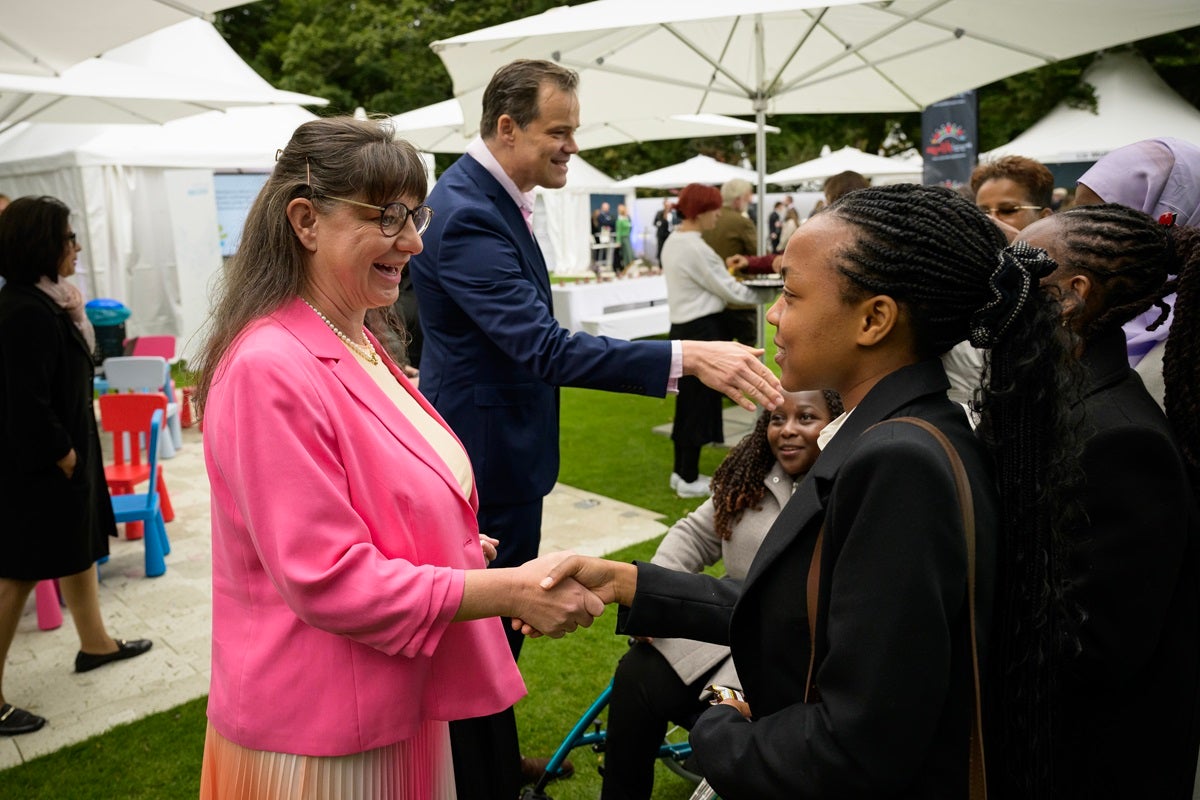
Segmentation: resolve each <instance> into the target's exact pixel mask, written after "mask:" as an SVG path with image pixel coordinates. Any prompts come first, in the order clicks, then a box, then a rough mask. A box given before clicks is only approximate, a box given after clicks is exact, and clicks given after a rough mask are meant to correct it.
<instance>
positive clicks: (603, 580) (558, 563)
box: [511, 552, 637, 639]
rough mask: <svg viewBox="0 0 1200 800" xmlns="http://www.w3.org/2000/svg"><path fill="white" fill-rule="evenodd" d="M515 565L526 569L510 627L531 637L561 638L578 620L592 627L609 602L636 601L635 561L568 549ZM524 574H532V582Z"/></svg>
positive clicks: (573, 628)
mask: <svg viewBox="0 0 1200 800" xmlns="http://www.w3.org/2000/svg"><path fill="white" fill-rule="evenodd" d="M513 571H514V572H521V573H522V575H521V580H520V591H519V592H517V593H514V599H515V600H516V601H517V606H518V608H517V609H516V610H514V612H513V613H512V614H511V616H512V627H513V630H519V631H521V633H523V634H525V635H526V636H528V637H530V638H537V637H539V636H549V637H551V638H554V639H557V638H560V637H562V636H563V634H566V633H570V632H571V631H573V630H575V629H576V628H577V627H579V626H580V625H582V626H583V627H585V628H586V627H589V626H590V625H591V624H592V621H593V620H594V619H595V618H596V617H598V616H600V615H601V614H602V613H604V606H605V605H607V604H609V603H621V604H622V605H628V604H630V603H632V602H633V594H634V591H635V590H636V588H637V567H635V566H634V565H633V564H627V563H623V562H619V561H608V560H606V559H603V558H593V557H590V556H580V555H576V554H574V553H570V552H562V553H551V554H549V555H545V556H541V557H539V558H537V559H535V560H533V561H529V562H526V563H525V564H523V565H521V566H520V567H517V568H515V569H514V570H513ZM526 576H529V577H532V580H531V581H530V582H528V583H526V582H525V578H526ZM530 590H532V591H530ZM518 595H519V596H518ZM522 609H524V610H522Z"/></svg>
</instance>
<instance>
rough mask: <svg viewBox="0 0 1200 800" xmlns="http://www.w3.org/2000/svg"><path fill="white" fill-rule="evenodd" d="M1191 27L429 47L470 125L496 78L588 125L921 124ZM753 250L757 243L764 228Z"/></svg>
mask: <svg viewBox="0 0 1200 800" xmlns="http://www.w3.org/2000/svg"><path fill="white" fill-rule="evenodd" d="M1197 24H1200V2H1197V0H1139V2H1136V3H1131V2H1129V0H1005V2H996V0H882V2H878V1H877V2H865V1H864V0H738V2H730V1H729V0H655V1H654V2H646V1H645V0H597V1H596V2H592V3H585V4H583V5H578V6H571V7H569V8H556V9H552V10H550V11H547V12H545V13H543V14H539V15H537V16H533V17H527V18H525V19H520V20H515V21H513V22H508V23H504V24H502V25H496V26H493V27H490V28H484V29H482V30H478V31H473V32H471V33H465V34H462V35H461V36H455V37H453V38H451V39H445V40H442V41H438V42H434V43H433V45H432V46H433V48H434V51H435V52H437V53H438V55H439V56H441V58H442V61H443V62H444V63H445V64H446V68H447V69H448V70H449V71H450V76H451V78H452V79H453V81H454V93H455V96H457V97H459V99H460V100H461V101H462V107H463V110H464V112H465V114H466V120H465V128H466V130H467V133H468V134H470V133H473V132H474V129H475V128H477V127H478V119H479V105H480V104H479V99H480V97H481V95H482V92H483V89H484V87H485V86H486V85H487V82H488V80H489V79H490V78H491V76H492V74H493V73H494V72H495V70H496V69H497V68H498V67H500V66H501V65H503V64H506V63H508V62H510V61H512V60H514V59H516V58H543V59H549V60H552V61H556V62H558V63H561V64H563V65H564V66H568V67H571V68H573V69H576V70H579V71H580V74H581V75H580V77H581V84H580V89H579V94H580V105H581V108H582V111H583V113H584V114H585V115H586V116H587V117H589V118H591V119H616V118H620V117H621V116H638V115H639V114H640V115H648V114H670V113H691V114H695V113H706V112H707V113H716V114H749V113H753V114H755V116H756V121H757V123H758V127H759V132H758V135H757V136H756V142H755V144H756V147H755V149H756V154H757V159H756V163H757V167H758V182H759V193H760V196H761V195H762V193H763V191H764V185H765V177H766V158H765V150H766V143H765V137H764V136H763V135H762V131H763V129H764V127H765V119H766V114H767V113H768V112H770V113H788V114H801V113H854V112H858V113H862V112H879V111H919V110H921V109H922V108H924V107H925V106H926V105H929V104H930V103H933V102H936V101H938V100H941V99H943V98H946V97H948V96H950V95H953V94H956V93H958V92H962V91H965V90H967V89H973V88H976V87H978V86H982V85H984V84H987V83H991V82H993V81H996V80H999V79H1000V78H1004V77H1007V76H1009V75H1014V74H1016V73H1019V72H1024V71H1025V70H1029V69H1033V68H1035V67H1040V66H1043V65H1045V64H1049V63H1051V62H1053V61H1057V60H1059V59H1063V58H1068V57H1070V56H1075V55H1079V54H1081V53H1087V52H1091V51H1094V50H1098V49H1101V48H1105V47H1111V46H1113V45H1116V44H1120V43H1122V42H1128V41H1132V40H1134V39H1140V38H1144V37H1147V36H1155V35H1157V34H1160V33H1165V32H1167V31H1172V30H1178V29H1180V28H1186V27H1189V26H1193V25H1197ZM759 235H760V239H761V241H762V242H763V243H765V240H766V231H765V227H763V225H762V221H761V220H760V228H759Z"/></svg>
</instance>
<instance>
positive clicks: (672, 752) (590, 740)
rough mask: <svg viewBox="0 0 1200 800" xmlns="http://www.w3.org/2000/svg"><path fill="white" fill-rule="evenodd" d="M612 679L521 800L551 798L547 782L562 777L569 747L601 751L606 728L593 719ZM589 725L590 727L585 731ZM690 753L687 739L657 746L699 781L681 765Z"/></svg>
mask: <svg viewBox="0 0 1200 800" xmlns="http://www.w3.org/2000/svg"><path fill="white" fill-rule="evenodd" d="M612 690H613V682H612V681H611V680H610V681H609V682H608V685H607V686H605V687H604V691H602V692H600V694H599V696H598V697H596V699H595V700H594V701H593V702H592V704H591V705H590V706H588V708H587V710H586V711H584V712H583V715H582V716H580V717H579V720H578V721H577V722H576V723H575V725H574V726H573V727H572V728H571V730H570V732H569V733H568V734H567V735H566V738H564V739H563V740H562V743H560V744H559V746H558V749H557V750H555V751H554V755H553V756H551V757H550V763H548V764H547V765H546V772H545V774H544V775H542V777H541V778H539V779H538V781H537V783H535V784H534V785H533V786H531V787H529V788H527V789H526V790H525V791H524V792H522V793H521V800H553V798H551V797H550V795H548V794H546V785H547V784H549V783H550V781H552V780H554V779H555V778H560V777H562V765H563V762H564V761H566V760H567V756H568V755H569V754H570V752H571V751H572V750H574V749H575V748H577V747H591V748H592V750H594V751H595V752H597V753H602V752H604V743H605V741H606V740H607V738H608V731H606V730H604V729H603V728H601V726H600V723H599V722H597V721H596V718H597V717H599V716H600V712H602V711H603V710H604V709H605V708H606V707H607V706H608V701H609V698H611V697H612ZM589 728H592V730H590V731H589V730H588V729H589ZM691 754H692V746H691V744H689V743H688V742H663V743H662V745H661V746H660V747H659V748H658V757H659V759H661V760H662V761H663V762H664V763H666V765H667V766H668V767H669V768H670V769H671V770H672V771H673V772H675V773H677V774H679V775H683V776H685V777H690V778H692V779H694V780H699V778H698V777H697V776H692V775H691V773H688V772H687V771H686V770H685V769H684V767H683V762H684V761H685V760H686V759H687V758H688V757H689V756H691Z"/></svg>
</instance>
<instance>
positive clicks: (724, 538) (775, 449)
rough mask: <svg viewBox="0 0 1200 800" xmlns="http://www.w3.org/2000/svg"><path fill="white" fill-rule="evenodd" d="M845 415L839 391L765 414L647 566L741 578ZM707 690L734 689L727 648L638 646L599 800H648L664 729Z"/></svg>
mask: <svg viewBox="0 0 1200 800" xmlns="http://www.w3.org/2000/svg"><path fill="white" fill-rule="evenodd" d="M841 413H842V400H841V398H840V397H838V395H837V392H834V391H830V390H828V389H827V390H825V391H823V392H818V391H810V392H796V393H788V394H785V395H784V396H783V405H781V406H780V407H779V408H777V409H775V410H774V411H768V410H764V411H763V412H762V414H760V415H759V417H758V421H757V422H756V423H755V426H754V430H753V431H751V432H750V433H749V434H747V435H746V437H745V438H744V439H742V441H740V442H739V443H738V444H736V445H734V447H733V448H731V449H730V451H729V455H728V456H726V458H725V460H724V461H722V462H721V465H720V466H719V467H717V469H716V471H714V472H713V476H712V490H713V494H712V497H710V498H709V499H708V500H705V501H704V503H703V504H701V506H700V507H699V508H697V509H696V510H695V511H693V512H692V513H691V514H688V515H687V516H686V517H685V518H683V519H681V520H680V521H679V522H677V523H675V525H674V526H673V527H672V528H671V530H669V531H668V532H667V535H666V537H665V538H664V539H663V541H662V543H661V544H660V545H659V546H658V551H657V552H656V553H655V554H654V558H653V559H652V560H651V563H653V564H658V565H659V566H662V567H666V568H668V569H677V570H682V571H684V572H699V571H700V570H702V569H705V568H706V567H710V566H712V565H713V564H716V563H717V562H718V561H723V562H724V565H725V574H726V575H727V576H728V577H729V578H731V579H733V580H741V579H743V578H745V577H746V571H747V570H748V569H749V568H750V562H751V561H753V560H754V554H755V553H756V552H758V546H759V545H760V544H761V543H762V540H763V537H764V536H766V535H767V531H768V530H770V528H771V525H772V523H774V522H775V518H776V517H778V516H779V511H780V509H782V508H783V506H784V505H785V504H786V503H787V501H788V500H789V499H791V496H792V490H793V489H794V488H795V486H796V484H797V483H798V482H799V481H800V480H801V479H802V478H803V477H804V476H805V474H807V473H808V470H809V468H810V467H812V465H813V463H814V462H815V461H816V460H817V455H818V453H819V452H820V450H819V448H818V447H817V437H818V435H819V434H820V432H821V429H822V428H824V427H825V426H826V425H828V424H829V422H830V421H832V420H833V419H834V418H835V417H837V416H838V415H839V414H841ZM710 683H718V684H721V685H724V686H733V687H740V686H741V681H740V680H739V679H738V677H737V672H736V670H735V669H734V666H733V659H732V658H731V657H730V655H729V648H728V647H725V646H722V645H716V644H709V643H707V642H699V641H694V640H692V639H672V638H663V639H653V640H650V639H642V640H641V641H638V642H636V643H634V644H633V646H632V647H630V649H629V652H628V653H626V654H625V655H624V656H623V657H622V658H621V662H620V663H619V664H618V665H617V670H616V675H615V676H614V678H613V691H612V698H611V700H610V702H609V707H608V738H607V740H606V746H605V757H604V786H603V789H602V790H601V793H600V796H601V798H602V799H603V800H634V798H636V799H637V800H648V799H649V797H650V793H651V791H652V790H653V788H654V761H655V758H656V756H657V755H658V748H659V746H660V745H661V744H662V738H663V734H664V733H665V732H666V729H667V724H668V723H669V722H671V721H674V722H676V723H678V724H681V725H683V726H685V727H691V722H692V721H693V720H694V719H695V718H696V717H697V716H699V714H700V712H701V711H703V710H704V709H705V708H706V707H707V704H706V703H705V702H704V701H703V700H701V696H702V695H703V694H704V691H703V690H704V687H705V686H708V685H709V684H710Z"/></svg>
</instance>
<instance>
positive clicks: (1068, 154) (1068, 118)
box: [980, 53, 1200, 164]
mask: <svg viewBox="0 0 1200 800" xmlns="http://www.w3.org/2000/svg"><path fill="white" fill-rule="evenodd" d="M1083 80H1084V81H1086V82H1087V83H1090V84H1091V85H1092V88H1093V89H1095V93H1096V111H1095V112H1094V113H1093V112H1092V111H1091V110H1090V109H1086V108H1071V107H1070V106H1069V105H1067V104H1066V103H1065V102H1064V103H1060V104H1059V105H1058V106H1057V107H1056V108H1055V109H1054V110H1053V111H1051V112H1050V113H1049V114H1047V115H1046V116H1045V117H1043V118H1042V119H1041V120H1039V121H1038V122H1036V123H1034V124H1033V125H1032V126H1030V128H1029V129H1028V130H1026V131H1025V132H1024V133H1022V134H1021V135H1020V136H1018V137H1017V138H1015V139H1013V140H1012V141H1011V142H1009V143H1008V144H1005V145H1001V146H1000V147H997V148H996V149H994V150H990V151H988V152H986V153H983V154H982V155H981V156H980V160H981V161H989V160H993V159H996V158H1000V157H1001V156H1007V155H1018V156H1025V157H1027V158H1033V159H1036V160H1038V161H1041V162H1042V163H1044V164H1070V163H1077V162H1091V161H1096V160H1097V159H1099V158H1100V157H1101V156H1103V155H1104V154H1105V153H1108V152H1109V151H1110V150H1115V149H1117V148H1118V147H1124V146H1125V145H1127V144H1132V143H1134V142H1138V141H1141V140H1142V139H1153V138H1157V137H1160V136H1172V137H1175V138H1177V139H1184V140H1185V141H1189V142H1196V143H1200V109H1197V108H1196V107H1195V106H1193V105H1192V104H1190V103H1189V102H1188V101H1186V100H1184V99H1183V98H1182V97H1180V96H1179V94H1178V93H1176V92H1175V90H1173V89H1172V88H1171V87H1169V86H1167V84H1166V83H1165V82H1164V81H1163V79H1162V78H1160V77H1159V76H1158V74H1157V73H1156V72H1155V71H1154V70H1153V69H1152V68H1151V67H1150V65H1149V64H1147V63H1146V62H1145V60H1143V59H1142V58H1140V57H1139V56H1136V55H1134V54H1132V53H1109V54H1107V55H1104V56H1101V57H1100V58H1098V59H1096V61H1095V62H1094V63H1093V64H1092V65H1091V66H1090V67H1088V69H1087V71H1086V72H1084V74H1083Z"/></svg>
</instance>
